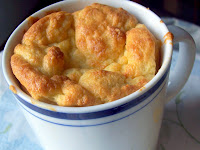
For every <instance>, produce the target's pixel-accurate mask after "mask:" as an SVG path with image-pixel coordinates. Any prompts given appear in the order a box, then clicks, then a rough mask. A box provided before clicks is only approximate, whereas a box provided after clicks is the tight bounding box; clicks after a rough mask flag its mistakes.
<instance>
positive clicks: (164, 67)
mask: <svg viewBox="0 0 200 150" xmlns="http://www.w3.org/2000/svg"><path fill="white" fill-rule="evenodd" d="M69 1H71V2H72V1H73V2H78V1H79V0H67V1H61V2H56V3H54V4H52V5H49V6H47V7H44V8H43V9H40V10H39V11H37V12H35V13H34V14H32V15H31V16H34V17H35V16H37V15H38V14H41V13H42V11H44V10H46V9H51V7H53V6H56V5H62V4H63V3H68V2H69ZM86 1H88V0H86ZM89 1H91V0H89ZM92 2H94V1H93V0H92ZM96 2H99V3H101V0H97V1H96ZM113 2H114V1H113ZM115 2H116V1H115ZM123 2H125V3H128V4H130V5H132V6H133V7H140V8H141V9H146V10H147V8H146V7H144V6H142V5H140V4H138V3H136V2H132V1H127V0H123ZM128 4H127V5H128ZM147 11H148V13H151V15H154V16H155V17H157V18H158V19H160V17H158V16H157V15H156V14H155V13H154V12H152V11H151V10H147ZM160 20H161V19H160ZM25 21H26V19H25V20H24V21H23V22H22V23H21V24H20V25H19V26H18V27H17V28H16V29H15V30H14V31H13V32H12V34H11V35H10V37H9V39H8V40H7V42H6V45H5V47H4V51H3V56H2V69H3V74H4V77H5V79H6V81H7V83H8V85H9V86H10V85H14V87H15V88H16V90H17V94H16V96H17V97H18V98H17V99H18V100H19V98H21V99H22V100H24V101H25V102H27V103H29V104H30V105H34V106H35V107H38V108H41V109H44V110H48V111H54V110H55V111H56V112H62V113H76V114H77V113H81V114H82V113H91V112H100V111H103V110H109V109H111V108H115V107H118V106H122V105H125V104H126V103H128V102H130V101H134V100H135V99H136V98H138V97H140V96H142V95H144V94H145V93H147V92H148V91H149V90H150V89H151V88H153V87H154V86H155V85H156V84H157V83H158V82H159V80H161V79H162V78H163V77H166V76H167V74H168V72H169V67H170V62H171V56H172V44H170V42H172V41H169V42H166V43H164V44H165V49H170V50H169V52H168V55H169V57H167V58H166V59H165V60H163V63H162V65H161V67H160V69H159V70H158V72H157V73H156V75H155V76H154V77H153V79H151V80H150V81H149V82H148V83H147V84H146V85H145V86H144V87H145V88H143V89H142V90H140V89H139V90H137V91H135V92H134V93H132V94H130V95H127V96H125V97H123V98H120V99H118V100H115V101H113V102H108V103H105V104H100V105H94V106H86V107H64V106H58V105H52V104H48V103H44V102H40V101H38V100H34V99H33V98H32V97H31V96H29V95H27V94H26V93H25V92H23V90H22V89H21V88H20V87H19V86H17V84H16V83H15V81H13V80H12V79H11V78H15V76H14V74H9V72H8V70H7V69H6V68H7V67H6V63H7V62H8V60H9V62H10V58H7V57H8V56H7V53H8V51H9V49H8V45H9V44H10V43H12V39H13V37H15V36H16V35H15V34H16V32H17V31H18V30H19V29H20V27H23V26H24V25H25ZM162 30H165V31H166V33H167V32H169V30H168V29H167V27H166V25H165V24H164V23H163V29H162ZM171 40H172V39H171ZM11 73H12V71H11ZM33 102H34V103H35V104H33ZM51 108H53V109H54V110H52V109H51Z"/></svg>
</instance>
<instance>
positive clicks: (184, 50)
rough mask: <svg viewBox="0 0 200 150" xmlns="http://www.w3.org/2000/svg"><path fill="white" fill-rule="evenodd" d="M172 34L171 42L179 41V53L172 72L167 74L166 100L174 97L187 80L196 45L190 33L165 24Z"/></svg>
mask: <svg viewBox="0 0 200 150" xmlns="http://www.w3.org/2000/svg"><path fill="white" fill-rule="evenodd" d="M167 27H168V29H169V31H170V32H171V33H172V34H173V35H174V39H173V43H177V42H179V54H178V60H177V62H176V65H175V68H174V70H173V72H170V74H169V82H168V88H167V93H166V102H168V101H170V100H171V99H172V98H173V97H175V96H176V95H177V94H178V93H179V92H180V90H181V89H182V88H183V86H184V85H185V83H186V81H187V80H188V78H189V76H190V73H191V71H192V67H193V64H194V60H195V54H196V46H195V42H194V40H193V38H192V37H191V35H190V34H189V33H188V32H186V31H185V30H183V29H182V28H179V27H177V26H173V25H169V26H167Z"/></svg>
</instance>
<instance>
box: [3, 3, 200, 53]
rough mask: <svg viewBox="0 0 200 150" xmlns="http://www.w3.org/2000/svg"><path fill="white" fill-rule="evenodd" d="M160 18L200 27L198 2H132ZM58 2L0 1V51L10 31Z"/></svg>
mask: <svg viewBox="0 0 200 150" xmlns="http://www.w3.org/2000/svg"><path fill="white" fill-rule="evenodd" d="M132 1H135V2H137V3H139V4H142V5H144V6H146V7H148V8H150V9H151V10H152V11H154V12H155V13H156V14H158V15H159V16H160V17H175V18H178V19H181V20H185V21H188V22H190V23H193V24H196V25H200V0H132ZM55 2H58V0H31V1H28V0H0V51H1V50H3V48H4V45H5V43H6V40H7V39H8V37H9V35H10V34H11V33H12V31H13V30H14V29H15V28H16V27H17V25H19V24H20V23H21V22H22V21H23V20H24V19H25V18H27V17H28V16H30V15H31V14H33V13H34V12H36V11H37V10H39V9H41V8H43V7H45V6H48V5H50V4H53V3H55Z"/></svg>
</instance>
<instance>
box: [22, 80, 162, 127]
mask: <svg viewBox="0 0 200 150" xmlns="http://www.w3.org/2000/svg"><path fill="white" fill-rule="evenodd" d="M165 85H166V82H165V83H164V85H163V86H162V87H161V89H160V91H159V92H158V93H157V94H156V95H155V96H154V97H153V98H152V99H151V100H150V101H149V102H148V103H147V104H145V105H144V106H142V107H141V108H139V109H138V110H136V111H134V112H132V113H130V114H128V115H126V116H123V117H121V118H118V119H115V120H112V121H108V122H103V123H99V124H85V125H74V124H62V123H57V122H52V121H49V120H45V119H43V118H40V117H39V116H37V115H35V114H33V113H31V112H30V111H28V110H27V109H26V108H25V107H24V106H23V105H22V104H21V103H19V104H20V106H21V107H22V108H23V109H24V110H25V111H27V112H28V113H30V114H31V115H33V116H35V117H36V118H38V119H41V120H43V121H45V122H48V123H52V124H56V125H60V126H68V127H92V126H100V125H105V124H109V123H113V122H116V121H119V120H122V119H124V118H127V117H129V116H131V115H133V114H134V113H136V112H138V111H140V110H141V109H143V108H144V107H146V106H147V105H148V104H150V103H151V102H152V101H153V100H154V99H155V98H156V97H157V96H158V94H159V93H160V92H161V91H162V90H163V88H164V87H165Z"/></svg>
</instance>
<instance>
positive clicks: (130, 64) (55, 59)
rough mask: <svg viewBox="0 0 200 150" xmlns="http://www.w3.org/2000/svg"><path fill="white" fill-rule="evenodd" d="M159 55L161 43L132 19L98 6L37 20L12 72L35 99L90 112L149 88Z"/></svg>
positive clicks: (16, 51)
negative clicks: (80, 108)
mask: <svg viewBox="0 0 200 150" xmlns="http://www.w3.org/2000/svg"><path fill="white" fill-rule="evenodd" d="M159 49H160V44H159V40H157V39H156V38H155V37H154V36H153V35H152V33H151V32H150V31H149V30H148V29H147V28H146V26H145V25H143V24H139V23H138V21H137V19H136V18H135V17H134V15H132V14H129V13H128V12H127V11H125V10H124V9H122V8H113V7H110V6H106V5H102V4H98V3H94V4H92V5H90V6H87V7H85V8H84V9H82V10H80V11H77V12H74V13H67V12H64V11H59V12H55V13H51V14H49V15H47V16H45V17H43V18H41V19H39V20H38V21H37V22H36V23H34V24H33V25H32V26H31V27H30V28H29V29H28V31H27V32H26V33H25V34H24V36H23V39H22V42H21V43H20V44H18V45H17V46H16V47H15V49H14V54H13V56H12V57H11V67H12V71H13V73H14V75H15V76H16V78H17V79H18V80H19V82H20V83H21V85H22V86H23V87H25V89H26V91H28V93H29V94H30V95H31V96H32V97H33V98H34V99H37V100H40V101H44V102H49V103H51V104H57V105H60V106H75V107H76V106H92V105H98V104H103V103H107V102H111V101H114V100H117V99H120V98H122V97H125V96H127V95H129V94H131V93H133V92H135V91H137V90H138V89H140V88H141V87H143V86H144V85H145V84H146V83H147V82H149V81H150V80H151V79H152V78H153V77H154V76H155V74H156V72H157V69H158V67H159V57H160V56H159Z"/></svg>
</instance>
